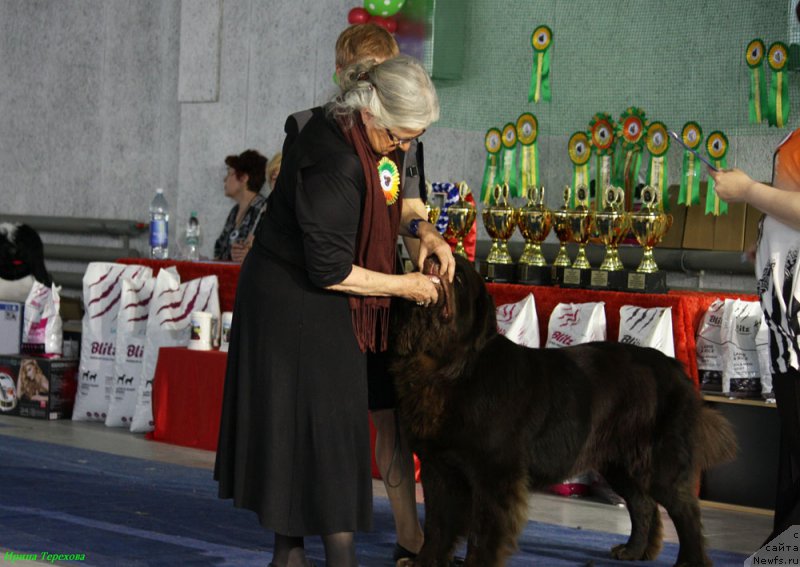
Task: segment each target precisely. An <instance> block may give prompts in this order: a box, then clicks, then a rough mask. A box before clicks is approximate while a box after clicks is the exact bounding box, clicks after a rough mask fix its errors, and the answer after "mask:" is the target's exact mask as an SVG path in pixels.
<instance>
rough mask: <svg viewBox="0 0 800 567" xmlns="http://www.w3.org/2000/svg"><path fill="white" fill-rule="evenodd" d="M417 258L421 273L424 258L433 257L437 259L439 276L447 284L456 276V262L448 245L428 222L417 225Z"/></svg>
mask: <svg viewBox="0 0 800 567" xmlns="http://www.w3.org/2000/svg"><path fill="white" fill-rule="evenodd" d="M419 242H420V246H419V257H418V258H417V266H418V267H419V269H420V271H422V268H423V267H422V264H423V263H424V262H425V258H427V257H428V256H430V255H434V256H436V257H437V258H438V259H439V275H440V276H441V277H443V278H446V279H447V281H448V282H452V281H453V277H455V275H456V260H455V258H453V251H452V250H451V249H450V245H449V244H448V243H447V241H446V240H445V239H444V238H442V235H441V234H439V231H438V230H436V227H435V226H434V225H432V224H430V223H428V222H422V223H420V224H419Z"/></svg>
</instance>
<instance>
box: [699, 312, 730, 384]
mask: <svg viewBox="0 0 800 567" xmlns="http://www.w3.org/2000/svg"><path fill="white" fill-rule="evenodd" d="M728 301H731V300H728ZM724 311H725V301H723V300H722V299H717V300H715V301H714V303H712V304H711V305H710V306H709V307H708V309H707V310H706V312H705V315H703V319H702V320H701V321H700V326H699V327H698V328H697V337H696V339H695V341H696V344H697V371H698V373H699V375H700V389H701V390H703V391H705V392H721V391H722V364H723V359H722V357H723V355H724V353H723V351H722V335H721V333H722V316H723V313H724Z"/></svg>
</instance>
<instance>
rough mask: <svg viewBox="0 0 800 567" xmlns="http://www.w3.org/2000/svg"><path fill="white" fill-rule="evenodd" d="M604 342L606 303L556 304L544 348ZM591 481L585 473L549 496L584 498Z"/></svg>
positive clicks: (554, 487) (553, 488) (590, 475)
mask: <svg viewBox="0 0 800 567" xmlns="http://www.w3.org/2000/svg"><path fill="white" fill-rule="evenodd" d="M605 339H606V309H605V303H603V302H602V301H600V302H596V303H559V304H558V305H556V307H555V309H553V312H552V313H551V314H550V321H549V322H548V325H547V342H546V343H545V347H546V348H561V347H568V346H574V345H579V344H583V343H590V342H592V341H604V340H605ZM594 480H595V479H594V473H593V472H592V471H587V472H585V473H583V474H580V475H578V476H576V477H573V478H568V479H567V480H565V481H564V482H562V483H559V484H554V485H551V486H550V492H553V493H554V494H558V495H560V496H585V495H587V494H589V492H590V490H591V487H592V483H593V482H594Z"/></svg>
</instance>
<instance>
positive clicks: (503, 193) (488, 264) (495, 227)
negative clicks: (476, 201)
mask: <svg viewBox="0 0 800 567" xmlns="http://www.w3.org/2000/svg"><path fill="white" fill-rule="evenodd" d="M492 196H493V197H494V198H493V202H492V204H491V205H489V206H488V207H485V208H484V209H483V224H484V226H485V227H486V232H487V233H489V236H491V237H492V247H491V249H490V250H489V255H488V256H487V257H486V260H484V261H483V262H481V265H480V273H481V275H482V276H483V277H484V278H485V279H486V280H488V281H493V282H503V283H507V282H513V281H514V274H515V272H516V266H515V265H514V260H513V259H512V258H511V254H509V252H508V239H509V238H511V235H513V234H514V231H515V230H516V229H517V210H516V209H515V208H514V207H512V206H511V205H510V204H509V202H508V196H509V188H508V184H507V183H506V184H503V185H495V187H494V190H493V192H492Z"/></svg>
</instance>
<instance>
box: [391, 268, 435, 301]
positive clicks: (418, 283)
mask: <svg viewBox="0 0 800 567" xmlns="http://www.w3.org/2000/svg"><path fill="white" fill-rule="evenodd" d="M400 277H401V278H403V284H404V285H403V292H402V293H401V297H404V298H406V299H409V300H411V301H415V302H416V303H417V305H424V306H425V307H427V306H429V305H432V304H434V303H436V300H437V299H439V288H438V287H437V286H436V280H437V278H436V276H426V275H425V274H423V273H421V272H409V273H407V274H403V275H402V276H400Z"/></svg>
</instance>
